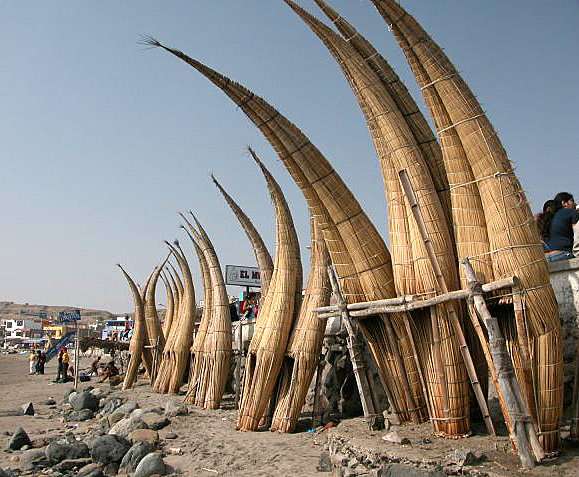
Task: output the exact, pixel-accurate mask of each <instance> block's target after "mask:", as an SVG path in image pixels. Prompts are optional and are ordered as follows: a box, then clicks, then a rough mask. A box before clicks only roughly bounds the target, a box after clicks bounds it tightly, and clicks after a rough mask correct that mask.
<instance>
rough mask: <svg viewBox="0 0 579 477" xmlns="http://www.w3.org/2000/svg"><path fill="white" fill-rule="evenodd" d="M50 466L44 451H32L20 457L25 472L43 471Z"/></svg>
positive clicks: (21, 466)
mask: <svg viewBox="0 0 579 477" xmlns="http://www.w3.org/2000/svg"><path fill="white" fill-rule="evenodd" d="M48 465H49V463H48V459H47V458H46V454H45V452H44V449H31V450H29V451H26V452H24V453H23V454H22V455H21V456H20V468H21V469H22V470H24V471H31V470H35V469H42V468H44V467H48Z"/></svg>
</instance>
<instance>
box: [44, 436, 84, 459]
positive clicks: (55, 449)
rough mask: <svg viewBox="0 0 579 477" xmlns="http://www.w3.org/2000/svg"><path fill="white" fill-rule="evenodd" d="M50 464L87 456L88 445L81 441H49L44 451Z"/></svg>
mask: <svg viewBox="0 0 579 477" xmlns="http://www.w3.org/2000/svg"><path fill="white" fill-rule="evenodd" d="M45 454H46V457H47V458H48V460H49V461H50V463H51V464H53V465H54V464H58V463H59V462H62V461H63V460H66V459H81V458H83V457H88V456H89V450H88V446H87V445H86V444H85V443H84V442H81V441H74V442H59V441H56V442H51V443H50V444H49V445H48V447H46V451H45Z"/></svg>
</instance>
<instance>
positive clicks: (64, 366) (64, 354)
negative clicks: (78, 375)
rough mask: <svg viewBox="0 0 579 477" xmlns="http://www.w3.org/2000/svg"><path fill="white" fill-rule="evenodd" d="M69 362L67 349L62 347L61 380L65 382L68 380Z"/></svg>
mask: <svg viewBox="0 0 579 477" xmlns="http://www.w3.org/2000/svg"><path fill="white" fill-rule="evenodd" d="M69 363H70V356H69V354H68V350H67V349H66V348H63V350H62V382H63V383H66V382H67V381H68V365H69Z"/></svg>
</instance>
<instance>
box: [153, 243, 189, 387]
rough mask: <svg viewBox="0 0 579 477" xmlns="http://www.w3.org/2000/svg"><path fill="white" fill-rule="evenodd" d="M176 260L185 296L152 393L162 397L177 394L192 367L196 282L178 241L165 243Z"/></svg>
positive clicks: (172, 328)
mask: <svg viewBox="0 0 579 477" xmlns="http://www.w3.org/2000/svg"><path fill="white" fill-rule="evenodd" d="M165 243H166V244H167V246H168V247H169V249H170V250H171V253H172V254H173V256H174V257H175V259H176V260H177V264H178V265H179V268H180V269H181V275H182V277H183V283H184V285H183V294H182V296H181V300H180V303H179V309H178V310H177V315H176V318H175V319H174V321H175V323H174V324H173V326H171V329H170V330H169V336H168V338H167V344H166V346H165V349H164V350H163V355H162V361H161V366H160V368H159V373H158V375H157V379H156V380H155V384H154V386H153V389H154V390H155V391H156V392H159V393H172V394H176V393H177V392H178V391H179V388H180V387H181V384H182V383H183V378H184V375H185V371H186V369H187V364H188V363H189V348H191V341H192V339H193V326H194V322H195V311H196V306H195V290H194V288H193V278H192V277H191V270H190V269H189V264H188V263H187V258H186V257H185V254H184V253H183V250H181V247H180V245H179V242H178V241H175V242H174V244H173V245H172V244H170V243H169V242H165Z"/></svg>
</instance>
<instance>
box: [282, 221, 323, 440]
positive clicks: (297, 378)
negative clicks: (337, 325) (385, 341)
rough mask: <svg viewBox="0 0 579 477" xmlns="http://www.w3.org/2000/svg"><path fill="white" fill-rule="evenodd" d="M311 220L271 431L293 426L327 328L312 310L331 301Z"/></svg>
mask: <svg viewBox="0 0 579 477" xmlns="http://www.w3.org/2000/svg"><path fill="white" fill-rule="evenodd" d="M310 223H311V225H310V227H311V257H310V272H309V275H308V281H307V284H306V288H305V290H304V297H303V300H302V304H301V308H300V312H299V315H298V317H297V319H296V322H295V324H294V327H293V330H292V333H291V336H290V339H289V342H288V346H287V351H286V356H285V359H284V362H283V365H282V370H281V374H280V384H279V393H278V400H277V405H276V408H275V412H274V414H273V421H272V425H271V430H272V431H280V432H292V431H293V430H294V428H295V426H296V424H297V421H298V418H299V416H300V412H301V409H302V407H303V405H304V403H305V400H306V395H307V393H308V389H309V387H310V383H311V382H312V377H313V376H314V372H315V371H316V368H317V366H318V362H319V359H320V353H321V350H322V342H323V339H324V332H325V329H326V323H325V321H324V320H320V319H318V316H317V313H315V311H314V310H315V309H316V308H318V307H320V306H326V305H328V304H329V303H330V295H331V287H330V282H329V277H328V272H327V268H328V265H329V264H330V256H329V254H328V249H327V248H326V244H325V242H324V239H323V237H322V234H321V231H320V227H319V225H317V224H316V221H315V220H314V219H310Z"/></svg>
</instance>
